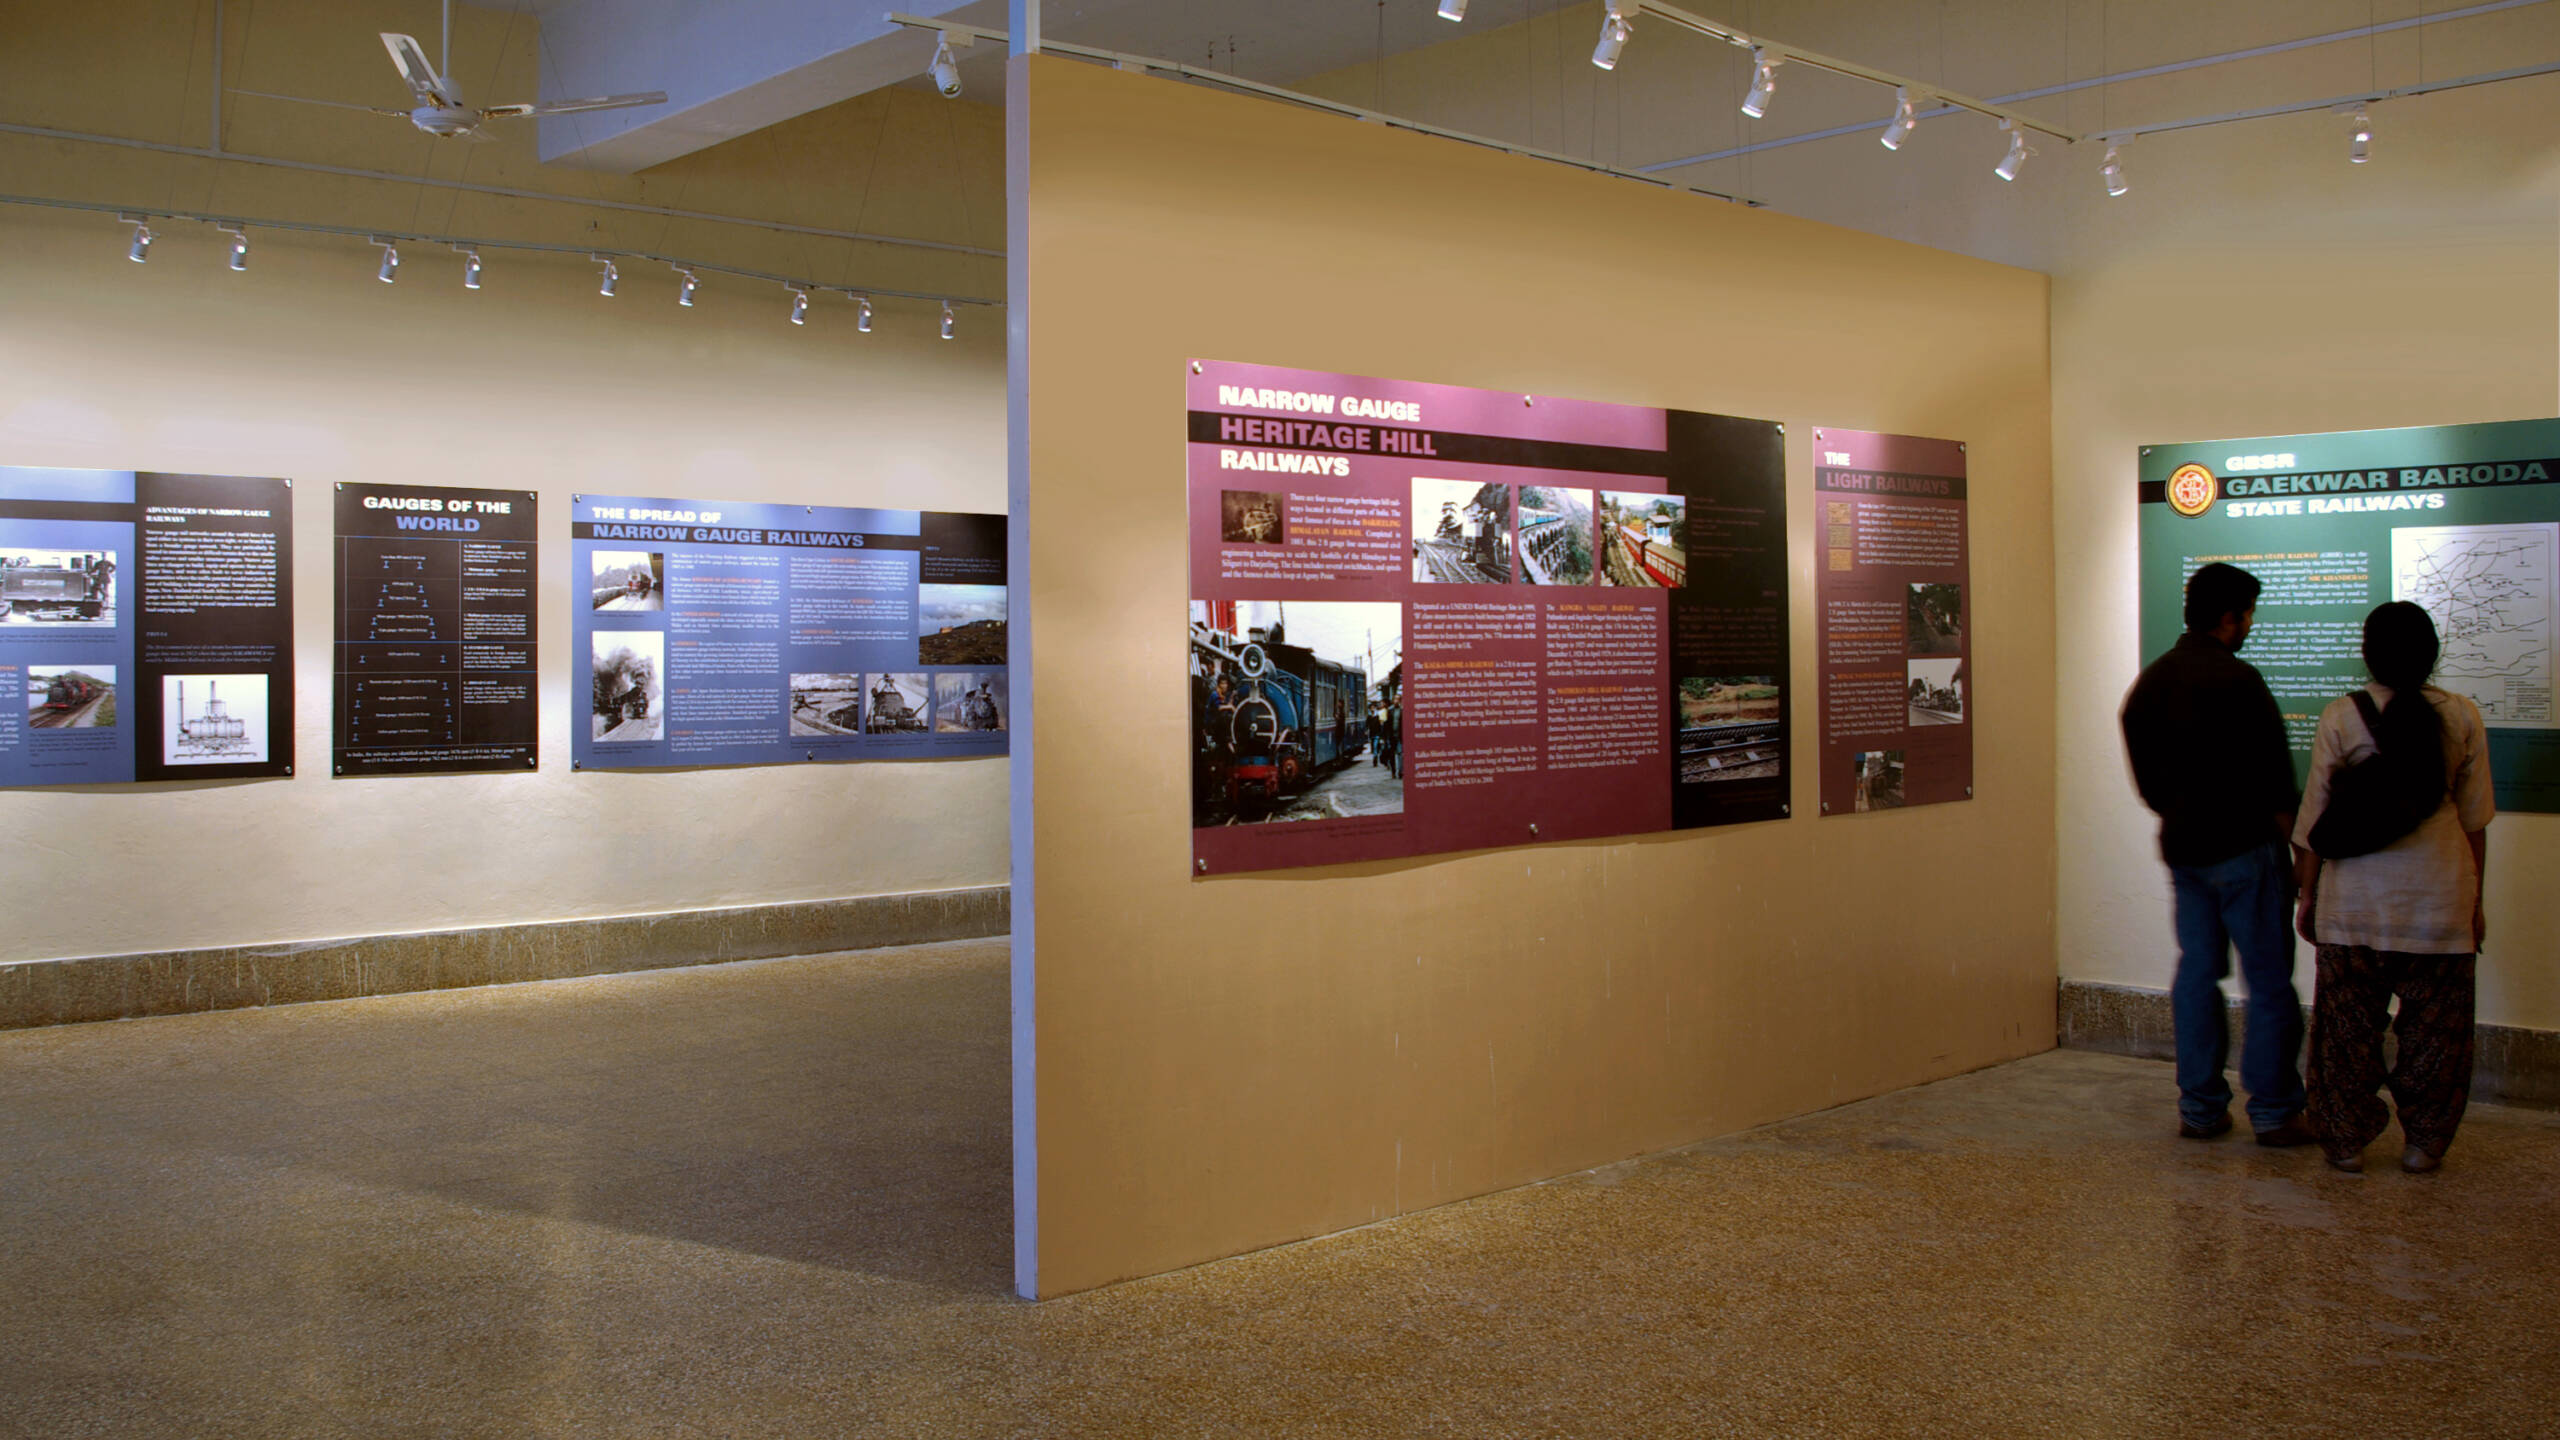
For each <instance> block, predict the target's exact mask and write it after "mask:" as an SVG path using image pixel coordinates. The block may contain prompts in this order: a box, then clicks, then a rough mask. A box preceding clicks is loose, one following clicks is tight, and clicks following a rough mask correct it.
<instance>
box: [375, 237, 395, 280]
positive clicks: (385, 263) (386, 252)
mask: <svg viewBox="0 0 2560 1440" xmlns="http://www.w3.org/2000/svg"><path fill="white" fill-rule="evenodd" d="M373 278H374V279H376V280H379V281H381V282H382V283H383V284H385V285H389V284H392V283H394V282H395V281H397V280H398V279H399V278H400V247H399V246H397V245H384V246H383V247H382V268H381V269H379V270H377V271H375V272H374V273H373Z"/></svg>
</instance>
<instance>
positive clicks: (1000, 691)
mask: <svg viewBox="0 0 2560 1440" xmlns="http://www.w3.org/2000/svg"><path fill="white" fill-rule="evenodd" d="M1005 681H1006V676H1005V672H1003V671H1002V670H945V671H943V672H942V673H940V674H938V675H936V676H934V677H933V731H934V733H935V734H937V735H967V734H970V733H973V732H977V731H985V730H1002V729H1003V728H1005V711H1006V709H1007V708H1008V707H1007V706H1006V705H1005V698H1004V691H1005Z"/></svg>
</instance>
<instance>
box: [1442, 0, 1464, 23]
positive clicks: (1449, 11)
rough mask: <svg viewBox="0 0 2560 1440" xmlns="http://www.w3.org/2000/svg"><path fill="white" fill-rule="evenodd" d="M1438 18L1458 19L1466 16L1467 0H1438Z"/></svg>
mask: <svg viewBox="0 0 2560 1440" xmlns="http://www.w3.org/2000/svg"><path fill="white" fill-rule="evenodd" d="M1440 18H1441V19H1443V20H1448V21H1452V22H1454V21H1459V20H1464V19H1466V18H1467V0H1440Z"/></svg>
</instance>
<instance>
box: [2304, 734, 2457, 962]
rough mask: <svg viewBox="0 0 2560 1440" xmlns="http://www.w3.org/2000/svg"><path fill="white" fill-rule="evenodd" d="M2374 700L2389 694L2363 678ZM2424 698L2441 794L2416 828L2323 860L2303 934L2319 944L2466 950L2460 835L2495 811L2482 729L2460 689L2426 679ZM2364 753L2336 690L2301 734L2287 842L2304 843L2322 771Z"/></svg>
mask: <svg viewBox="0 0 2560 1440" xmlns="http://www.w3.org/2000/svg"><path fill="white" fill-rule="evenodd" d="M2364 688H2365V693H2366V694H2368V695H2370V696H2372V697H2373V703H2374V706H2375V708H2377V709H2379V708H2381V707H2383V706H2385V705H2388V704H2390V703H2391V691H2390V690H2388V689H2386V688H2384V687H2383V686H2380V685H2367V686H2366V687H2364ZM2426 697H2427V699H2428V700H2429V701H2430V702H2432V703H2433V704H2434V705H2435V707H2436V713H2437V714H2438V715H2440V716H2442V717H2443V719H2444V759H2445V779H2446V782H2447V784H2448V785H2449V786H2450V787H2451V793H2450V794H2448V795H2446V796H2445V801H2444V803H2443V804H2442V805H2439V806H2437V807H2436V813H2434V814H2433V815H2430V816H2428V817H2427V818H2426V821H2425V823H2423V824H2421V825H2419V826H2418V828H2417V829H2415V830H2412V831H2410V832H2409V833H2408V834H2406V835H2403V836H2401V837H2400V838H2399V839H2398V840H2396V841H2393V842H2392V843H2391V844H2390V845H2388V846H2385V847H2384V848H2382V849H2380V850H2376V851H2375V852H2373V853H2372V854H2370V855H2358V856H2356V857H2355V858H2354V859H2351V860H2328V861H2323V862H2322V863H2321V866H2320V894H2319V899H2318V901H2317V902H2316V903H2315V906H2314V910H2313V918H2312V933H2314V934H2316V935H2318V936H2319V937H2320V943H2321V944H2323V945H2364V946H2369V947H2371V948H2373V949H2375V950H2397V951H2402V952H2404V953H2407V954H2413V955H2462V954H2468V953H2469V952H2470V950H2471V912H2472V909H2473V906H2474V904H2475V903H2476V901H2477V898H2478V896H2479V893H2480V873H2479V870H2478V869H2477V868H2476V867H2475V866H2474V865H2473V863H2472V859H2471V842H2470V840H2469V839H2468V838H2467V834H2468V832H2470V831H2473V830H2485V829H2487V828H2488V827H2489V821H2490V820H2491V819H2492V818H2494V817H2495V816H2496V815H2497V813H2498V808H2497V804H2496V802H2495V800H2493V799H2492V798H2491V793H2490V786H2489V730H2488V727H2487V726H2485V725H2483V724H2481V723H2480V707H2479V706H2477V705H2474V704H2472V703H2471V698H2470V697H2469V696H2467V695H2454V694H2450V693H2447V692H2446V691H2443V690H2439V689H2437V688H2436V687H2434V686H2433V685H2430V686H2428V687H2427V688H2426ZM2373 753H2374V743H2373V735H2372V732H2370V731H2368V730H2367V729H2365V724H2364V716H2363V715H2362V714H2361V713H2360V712H2359V711H2357V709H2356V702H2355V698H2354V697H2353V696H2340V697H2339V698H2338V699H2335V700H2332V701H2330V702H2329V708H2327V709H2325V710H2323V711H2321V712H2320V728H2319V731H2318V732H2317V733H2316V734H2315V735H2314V736H2313V738H2312V741H2311V779H2310V783H2309V784H2308V785H2306V786H2305V787H2304V788H2303V792H2302V810H2301V818H2300V819H2299V820H2298V821H2297V822H2296V823H2295V825H2294V828H2293V841H2294V843H2295V844H2297V845H2301V846H2304V847H2305V848H2308V847H2309V845H2310V843H2311V827H2312V826H2313V825H2315V824H2317V823H2319V820H2320V812H2321V811H2322V810H2324V809H2326V808H2328V804H2329V779H2330V777H2331V776H2333V775H2335V774H2337V773H2338V771H2339V769H2340V768H2342V767H2344V766H2348V765H2352V764H2354V763H2356V762H2357V761H2359V760H2362V759H2364V758H2365V757H2366V756H2368V755H2371V754H2373Z"/></svg>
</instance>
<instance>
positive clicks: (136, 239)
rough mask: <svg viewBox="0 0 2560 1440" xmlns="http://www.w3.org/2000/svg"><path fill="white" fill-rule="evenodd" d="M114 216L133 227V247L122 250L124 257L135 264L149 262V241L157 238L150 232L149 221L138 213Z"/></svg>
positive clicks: (146, 263)
mask: <svg viewBox="0 0 2560 1440" xmlns="http://www.w3.org/2000/svg"><path fill="white" fill-rule="evenodd" d="M116 218H118V219H120V220H122V221H124V222H125V223H126V224H128V225H130V226H132V227H133V248H132V249H130V250H127V251H125V252H124V258H126V259H127V260H130V261H132V262H133V263H134V264H136V265H148V264H150V263H151V242H152V241H154V240H156V239H158V238H159V237H158V236H156V235H154V234H152V233H151V222H150V221H149V220H148V219H147V218H145V217H143V216H140V215H120V216H118V217H116Z"/></svg>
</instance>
